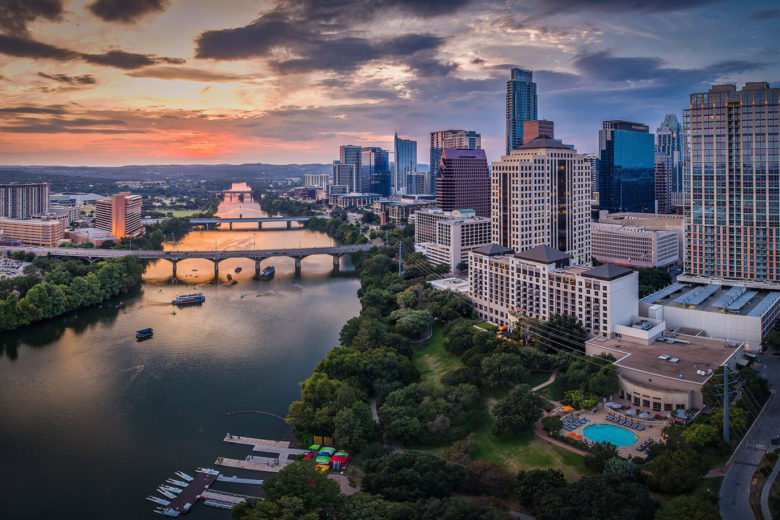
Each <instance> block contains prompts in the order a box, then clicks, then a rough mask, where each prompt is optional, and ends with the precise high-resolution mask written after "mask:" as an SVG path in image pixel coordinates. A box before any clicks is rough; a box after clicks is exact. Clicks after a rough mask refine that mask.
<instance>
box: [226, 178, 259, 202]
mask: <svg viewBox="0 0 780 520" xmlns="http://www.w3.org/2000/svg"><path fill="white" fill-rule="evenodd" d="M220 193H222V195H223V196H224V197H225V200H233V198H234V197H235V198H236V199H241V198H242V197H243V196H244V195H252V188H250V187H249V185H248V184H246V183H244V182H241V183H238V184H233V186H232V187H231V188H230V189H229V190H222V191H221V192H220Z"/></svg>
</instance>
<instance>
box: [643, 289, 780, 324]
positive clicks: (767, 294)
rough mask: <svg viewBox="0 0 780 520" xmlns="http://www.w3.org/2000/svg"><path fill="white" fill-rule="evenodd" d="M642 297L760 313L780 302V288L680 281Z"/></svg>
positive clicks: (651, 301)
mask: <svg viewBox="0 0 780 520" xmlns="http://www.w3.org/2000/svg"><path fill="white" fill-rule="evenodd" d="M640 301H641V302H642V303H645V304H650V305H653V304H658V305H665V306H669V307H677V308H686V309H695V310H699V311H705V312H719V313H727V314H739V315H741V316H759V317H760V316H763V315H764V314H765V313H766V312H768V311H769V310H770V309H771V308H772V307H773V306H774V305H776V304H778V302H780V292H778V291H769V290H765V289H750V288H748V287H746V286H743V285H738V284H735V285H721V284H716V283H711V284H695V283H684V282H677V283H674V284H672V285H670V286H668V287H665V288H664V289H661V290H660V291H656V292H654V293H653V294H651V295H650V296H645V297H644V298H642V299H641V300H640Z"/></svg>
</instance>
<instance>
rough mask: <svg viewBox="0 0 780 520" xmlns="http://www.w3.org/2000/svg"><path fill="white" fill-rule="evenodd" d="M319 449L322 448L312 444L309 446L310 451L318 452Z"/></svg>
mask: <svg viewBox="0 0 780 520" xmlns="http://www.w3.org/2000/svg"><path fill="white" fill-rule="evenodd" d="M321 447H322V446H320V445H319V444H312V445H311V446H309V449H310V450H311V451H319V449H320V448H321Z"/></svg>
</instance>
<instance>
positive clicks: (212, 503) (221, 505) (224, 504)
mask: <svg viewBox="0 0 780 520" xmlns="http://www.w3.org/2000/svg"><path fill="white" fill-rule="evenodd" d="M203 503H204V504H205V505H207V506H211V507H218V508H220V509H233V504H228V503H227V502H220V501H219V500H204V501H203Z"/></svg>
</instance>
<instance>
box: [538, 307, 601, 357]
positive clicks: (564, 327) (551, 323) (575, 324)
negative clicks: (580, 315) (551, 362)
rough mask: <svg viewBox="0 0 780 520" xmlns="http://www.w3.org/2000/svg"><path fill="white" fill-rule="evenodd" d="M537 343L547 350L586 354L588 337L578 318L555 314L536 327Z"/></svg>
mask: <svg viewBox="0 0 780 520" xmlns="http://www.w3.org/2000/svg"><path fill="white" fill-rule="evenodd" d="M535 337H536V341H537V342H538V343H539V344H540V345H541V347H542V348H544V349H545V350H554V351H561V350H562V351H571V350H579V351H582V352H585V340H586V339H588V335H587V333H586V332H585V329H584V328H583V327H582V323H581V322H580V321H579V320H578V319H577V317H576V316H573V315H570V314H566V315H561V314H554V315H552V316H551V317H550V319H549V320H548V321H546V322H543V323H541V324H540V325H539V326H538V327H536V334H535Z"/></svg>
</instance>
